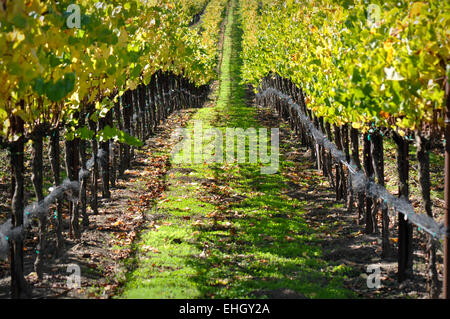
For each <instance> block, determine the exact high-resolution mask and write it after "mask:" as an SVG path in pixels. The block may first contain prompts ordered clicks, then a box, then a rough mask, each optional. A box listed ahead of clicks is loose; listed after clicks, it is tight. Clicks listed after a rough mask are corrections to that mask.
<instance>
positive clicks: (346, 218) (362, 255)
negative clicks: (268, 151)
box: [258, 108, 443, 299]
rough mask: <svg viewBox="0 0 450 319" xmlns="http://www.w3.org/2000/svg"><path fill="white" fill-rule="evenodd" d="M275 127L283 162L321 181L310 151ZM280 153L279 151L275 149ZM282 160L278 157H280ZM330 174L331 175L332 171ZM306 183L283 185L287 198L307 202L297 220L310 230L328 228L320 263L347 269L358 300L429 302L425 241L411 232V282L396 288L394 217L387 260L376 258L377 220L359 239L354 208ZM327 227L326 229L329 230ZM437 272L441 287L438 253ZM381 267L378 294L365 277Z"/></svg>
mask: <svg viewBox="0 0 450 319" xmlns="http://www.w3.org/2000/svg"><path fill="white" fill-rule="evenodd" d="M258 119H259V121H260V122H261V123H262V124H263V125H264V126H266V127H279V126H280V119H279V118H278V117H277V115H276V114H274V113H273V111H272V110H269V109H263V108H258ZM285 124H286V126H285V127H286V128H287V129H286V128H280V145H283V144H285V152H284V156H287V157H288V159H291V160H294V161H296V162H299V163H301V168H302V170H304V171H307V172H308V174H309V175H313V176H316V177H320V178H318V179H319V180H320V179H321V180H322V181H326V178H325V177H323V174H322V172H321V171H319V170H317V169H316V163H315V161H314V160H312V159H311V153H310V150H309V149H306V148H305V147H302V146H301V144H300V142H299V139H298V137H296V136H295V135H294V134H293V132H292V131H291V130H290V129H289V128H288V123H285ZM280 152H281V153H283V150H282V149H280ZM281 156H283V155H281ZM333 173H334V172H333ZM312 180H317V179H313V178H311V179H310V180H309V182H308V187H307V191H305V190H303V189H301V187H300V185H298V184H296V183H294V182H290V183H288V185H287V186H288V189H289V190H288V191H287V192H286V194H287V195H288V196H290V197H292V198H296V199H299V200H302V201H305V202H307V203H309V207H308V206H306V207H305V208H306V214H305V215H302V216H303V217H304V218H305V219H306V220H307V221H308V223H309V224H310V225H311V227H320V226H321V225H324V224H327V225H329V226H328V230H327V232H325V233H322V234H321V242H320V246H321V247H322V249H323V259H324V260H326V261H333V262H336V263H338V264H341V265H345V266H350V267H351V268H352V271H351V273H350V274H349V275H348V279H347V280H346V281H345V286H346V288H348V289H350V290H352V291H354V292H355V293H356V294H357V295H358V298H383V299H397V298H412V299H416V298H417V299H424V298H429V295H428V293H427V291H426V259H425V253H424V252H425V242H426V236H425V234H424V233H423V232H418V231H417V228H414V232H413V236H414V238H413V250H414V257H413V260H414V261H413V262H414V265H413V272H414V273H413V277H412V278H410V279H407V280H405V281H403V282H402V283H399V282H398V280H397V244H396V240H395V239H396V238H397V236H398V232H397V229H398V226H397V224H398V220H397V216H392V215H390V237H391V240H392V242H391V243H392V247H393V249H392V251H393V254H392V256H389V257H388V258H381V234H380V232H381V216H378V218H377V223H378V230H379V231H378V233H375V234H370V235H368V234H364V225H358V224H357V211H356V208H355V209H354V210H353V212H350V213H349V212H348V211H347V208H345V207H344V206H345V205H344V203H343V202H342V201H341V202H336V198H335V193H334V190H333V189H332V188H331V187H330V185H329V183H328V181H327V182H325V183H323V182H321V183H318V184H312V183H311V181H312ZM330 228H331V229H330ZM437 258H438V273H439V277H440V282H441V283H442V273H443V269H442V262H443V256H442V254H441V253H438V255H437ZM370 265H378V266H380V270H381V273H380V284H381V287H380V288H378V289H375V288H372V289H370V288H368V287H367V277H368V275H370V274H372V273H373V270H370V271H368V268H367V267H368V266H370Z"/></svg>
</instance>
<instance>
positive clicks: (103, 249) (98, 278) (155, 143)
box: [0, 109, 195, 299]
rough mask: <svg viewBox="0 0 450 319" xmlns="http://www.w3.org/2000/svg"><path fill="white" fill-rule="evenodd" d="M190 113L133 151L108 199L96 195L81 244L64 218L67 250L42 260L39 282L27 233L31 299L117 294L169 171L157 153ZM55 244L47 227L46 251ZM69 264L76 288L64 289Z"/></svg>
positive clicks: (4, 265) (3, 273) (5, 284)
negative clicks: (95, 210) (126, 264)
mask: <svg viewBox="0 0 450 319" xmlns="http://www.w3.org/2000/svg"><path fill="white" fill-rule="evenodd" d="M194 112H195V110H193V109H191V110H181V111H178V112H175V113H174V114H172V115H171V116H170V117H169V118H168V119H167V120H166V121H165V123H164V124H162V125H161V126H160V127H158V130H157V133H156V134H155V136H154V137H152V138H150V139H148V140H147V141H146V144H145V146H144V147H143V148H142V149H140V150H135V151H134V155H135V157H134V160H133V161H132V168H131V169H128V170H126V171H125V174H124V176H123V177H122V178H121V179H119V180H118V181H117V182H116V187H115V188H112V189H111V199H101V195H99V196H100V197H99V214H98V215H93V214H90V215H89V222H90V223H89V227H88V228H87V229H86V227H85V228H84V229H83V230H82V236H81V240H73V239H70V238H69V237H68V216H64V217H65V219H64V224H65V226H66V227H65V231H64V233H63V236H64V238H65V244H66V249H65V251H64V254H63V255H62V256H61V257H60V258H56V257H55V256H54V255H53V253H49V255H48V256H46V257H47V258H46V260H45V262H44V267H45V268H44V278H43V279H42V280H38V278H37V275H36V273H35V272H34V269H33V263H34V260H35V257H36V253H35V252H34V250H35V247H36V244H37V237H36V236H37V232H36V231H37V228H36V227H33V228H32V229H31V230H30V231H28V232H27V235H26V238H25V241H24V246H25V249H24V250H25V254H24V273H25V275H26V276H25V278H26V280H27V282H28V283H29V284H30V286H31V287H32V289H31V291H32V293H31V296H30V297H31V298H35V299H41V298H51V299H59V298H74V299H86V298H102V299H103V298H110V297H112V296H113V295H114V294H115V293H116V289H117V288H118V286H119V283H120V281H121V280H123V276H124V275H125V273H126V269H125V268H124V266H123V260H124V259H126V258H127V257H128V256H129V255H130V254H131V253H132V250H131V245H132V243H133V241H134V240H135V239H136V238H137V236H138V234H139V231H140V229H141V227H142V226H143V225H144V224H145V222H146V215H145V212H146V210H147V209H149V208H150V207H151V206H152V205H153V201H154V200H156V199H157V198H158V197H159V196H160V195H161V193H162V192H163V191H164V190H165V181H164V175H165V173H166V171H167V170H168V169H169V157H168V155H159V154H163V152H162V151H163V150H164V149H171V148H172V146H173V145H171V144H170V143H172V141H171V140H170V134H171V132H172V131H173V129H174V128H175V127H177V126H178V127H179V126H184V125H185V123H186V122H187V121H188V120H189V119H190V117H191V116H192V114H193V113H194ZM99 189H101V184H100V186H99ZM88 210H89V208H88ZM88 213H89V211H88ZM54 240H55V238H54V234H53V236H52V226H50V235H49V240H48V241H49V251H50V252H51V251H52V246H51V244H52V243H53V242H54ZM70 265H77V266H79V267H80V276H81V288H79V289H69V288H68V285H67V283H68V278H69V277H70V276H71V275H72V274H74V272H73V269H71V268H68V267H69V266H70ZM69 282H70V279H69ZM1 298H10V271H9V262H8V261H2V262H0V299H1Z"/></svg>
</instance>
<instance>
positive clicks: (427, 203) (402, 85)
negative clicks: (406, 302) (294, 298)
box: [241, 0, 450, 297]
mask: <svg viewBox="0 0 450 319" xmlns="http://www.w3.org/2000/svg"><path fill="white" fill-rule="evenodd" d="M241 12H242V15H243V17H244V19H243V21H244V24H243V29H244V36H243V40H244V44H243V60H244V66H243V75H244V78H245V81H246V82H248V83H250V84H252V85H253V86H254V87H255V88H258V89H259V91H260V93H264V92H265V91H266V90H267V89H269V88H273V89H275V90H276V91H277V92H281V93H282V94H285V95H289V96H290V97H291V98H292V99H293V100H294V101H295V102H296V103H297V104H298V105H300V106H302V108H303V111H304V114H306V115H307V116H308V118H309V120H310V121H311V122H312V123H313V124H314V126H315V128H317V130H319V131H320V132H322V133H323V135H324V136H326V138H327V139H328V140H329V141H332V142H334V144H335V145H336V146H337V148H338V149H339V150H340V151H342V152H344V153H345V157H346V158H347V161H348V162H350V160H351V161H352V163H354V165H355V166H356V167H355V169H357V170H361V171H363V172H364V174H365V175H366V176H367V178H368V179H370V180H372V181H376V183H377V184H379V185H381V186H384V185H385V168H384V167H385V158H384V153H385V152H384V145H385V144H384V143H386V141H387V140H388V139H389V141H393V142H394V145H395V146H396V158H397V163H396V167H397V173H398V192H397V194H398V196H399V197H402V198H405V199H408V198H409V196H410V185H409V180H410V176H409V175H410V169H411V165H410V163H409V161H410V149H411V146H412V145H414V146H415V150H416V156H417V160H418V180H419V189H420V194H421V202H422V211H421V212H423V213H425V214H426V215H427V216H430V217H436V216H434V215H435V213H434V212H433V201H432V198H431V191H430V186H431V180H430V152H432V151H433V150H435V151H437V152H438V153H442V150H443V148H444V145H445V140H444V128H445V115H446V114H445V110H446V107H449V106H450V105H449V104H450V85H449V83H448V79H449V76H450V31H449V28H448V25H449V24H450V4H449V3H448V2H446V1H427V2H421V1H403V0H401V1H383V2H381V1H371V2H368V1H362V0H354V1H345V2H342V1H334V0H317V1H289V0H286V1H257V0H242V1H241ZM258 102H259V103H263V104H265V105H270V106H275V107H276V108H277V110H278V112H279V113H280V115H281V116H283V117H285V118H286V119H288V120H289V121H290V122H291V125H292V127H293V129H295V130H296V131H297V133H298V134H299V136H300V139H301V140H302V142H303V143H304V144H305V145H308V146H309V147H310V148H311V154H312V155H313V157H314V158H315V160H316V161H317V166H318V168H319V169H321V170H322V171H323V174H324V176H327V177H328V178H329V181H330V184H331V185H332V186H333V187H334V188H335V190H336V199H337V200H342V201H344V202H345V203H346V207H347V208H348V210H350V211H351V210H354V209H356V210H357V212H358V222H359V223H361V224H364V227H365V228H364V230H365V232H366V233H368V234H370V233H374V232H377V230H378V229H377V216H379V218H380V221H381V237H382V256H385V257H387V256H391V255H392V254H393V253H394V247H393V245H392V242H391V241H390V231H391V230H390V229H391V228H392V227H391V228H390V225H389V223H390V220H389V217H388V207H387V206H386V205H384V204H383V202H382V201H380V200H379V199H376V198H374V197H373V196H371V195H370V194H368V193H367V192H366V193H365V192H356V191H355V190H354V187H352V179H351V178H350V175H351V174H350V173H349V170H348V168H347V167H345V166H344V165H342V163H341V162H340V161H339V160H337V161H333V159H332V157H331V154H330V152H329V150H327V149H325V148H324V147H323V146H322V145H319V144H318V143H317V141H315V140H314V139H313V138H312V136H311V135H310V134H309V133H308V130H307V129H306V128H305V127H304V123H303V124H302V123H301V121H298V119H296V116H297V115H296V114H293V113H292V112H291V109H290V108H289V107H287V103H283V102H282V101H280V100H279V99H277V98H275V97H274V95H273V94H272V95H267V96H264V97H263V98H260V100H259V101H258ZM302 125H303V126H302ZM360 144H362V145H360ZM397 225H398V280H399V282H401V281H403V280H405V279H407V278H408V277H411V276H412V275H413V240H412V238H413V225H412V224H411V223H409V222H408V221H407V220H406V216H404V215H403V214H402V213H398V222H397ZM391 226H392V225H391ZM419 230H420V228H419ZM437 235H438V234H436V233H433V232H431V234H429V236H428V237H427V238H428V239H427V248H426V255H427V264H428V266H427V277H428V279H427V280H428V282H427V288H428V291H429V292H430V295H431V297H437V296H439V293H440V287H439V285H440V282H439V279H438V271H437V265H436V263H437V257H436V252H437V249H438V246H439V241H438V240H437V239H439V236H437Z"/></svg>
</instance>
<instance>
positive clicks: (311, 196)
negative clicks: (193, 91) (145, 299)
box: [0, 108, 442, 299]
mask: <svg viewBox="0 0 450 319" xmlns="http://www.w3.org/2000/svg"><path fill="white" fill-rule="evenodd" d="M194 112H195V110H183V111H179V112H176V113H174V114H173V115H171V116H170V117H169V118H168V120H167V121H166V122H165V124H163V125H161V127H160V128H159V129H158V132H157V134H156V135H155V136H154V137H153V138H150V139H149V140H148V141H147V142H146V145H145V147H144V148H143V149H141V150H139V151H135V159H134V161H133V164H132V169H129V170H127V171H126V174H125V176H124V177H123V179H121V180H119V181H118V183H117V187H116V188H114V189H112V190H111V192H112V194H111V200H100V202H99V204H100V205H99V206H100V207H99V214H98V215H90V217H89V219H90V226H89V228H88V229H84V230H83V232H82V239H81V240H80V241H75V240H72V239H68V236H67V231H68V229H66V230H65V231H66V233H65V234H64V235H65V238H66V250H65V253H64V255H63V256H62V257H60V258H55V257H54V256H52V255H49V256H47V257H48V258H47V259H46V262H45V265H46V267H45V271H44V272H45V275H44V279H43V280H40V281H39V280H38V279H37V276H36V274H35V273H34V272H33V262H34V259H35V254H34V253H30V252H31V251H33V250H34V249H35V247H36V238H35V237H36V228H35V227H34V228H33V229H32V230H31V231H30V232H29V233H27V237H26V240H25V248H26V250H27V252H26V253H25V259H24V267H25V274H26V279H27V282H29V283H30V286H32V287H33V289H32V295H31V298H36V299H41V298H51V299H66V298H70V299H72V298H73V299H85V298H102V299H103V298H111V297H113V296H114V295H115V294H116V293H117V291H118V288H119V284H120V282H121V281H123V279H124V275H125V273H126V271H127V269H126V268H125V267H124V265H123V260H124V259H126V258H127V257H128V256H130V254H131V253H132V250H131V249H130V247H131V244H132V243H133V241H134V240H135V239H136V238H138V236H139V231H140V229H141V228H142V227H144V226H145V223H146V222H148V221H149V219H151V216H146V215H145V212H146V211H148V210H149V209H150V207H151V206H152V205H153V203H154V201H155V200H157V199H158V198H159V196H160V195H161V194H162V193H163V192H164V190H165V185H166V181H165V174H166V172H167V171H168V170H169V169H170V167H169V159H168V156H167V155H159V154H164V153H165V152H162V151H163V150H170V149H171V148H172V147H173V145H171V143H173V141H172V142H171V140H170V139H169V137H170V133H171V132H172V131H173V129H174V128H175V127H177V126H184V125H185V124H186V123H187V121H188V120H189V119H190V118H191V116H192V115H193V113H194ZM257 113H258V120H259V121H260V122H261V124H263V125H264V126H266V127H280V120H279V118H278V117H277V116H276V115H275V114H273V113H272V111H270V110H267V109H262V108H258V112H257ZM280 145H283V147H282V148H280V156H285V157H288V158H289V159H290V160H294V161H295V162H298V163H299V164H300V165H301V167H302V171H304V172H307V174H309V175H310V176H315V178H314V180H322V181H321V182H320V183H316V184H311V183H310V182H308V186H307V189H306V190H305V189H304V187H301V185H299V184H298V181H294V180H292V181H291V182H289V183H287V185H286V194H287V195H288V196H291V197H293V198H297V199H299V200H302V201H305V202H306V203H308V206H306V207H305V210H306V213H305V214H304V215H303V216H304V218H305V219H306V220H307V221H308V222H309V223H310V225H311V227H320V226H321V225H323V224H325V223H326V224H327V225H331V226H328V227H327V232H323V233H321V234H320V242H319V244H320V246H321V247H322V249H323V252H324V254H323V257H322V258H323V259H325V260H327V261H333V262H336V263H337V264H342V265H346V266H350V267H351V268H352V271H351V272H350V273H349V274H348V279H347V280H346V281H345V286H346V288H348V289H350V290H353V291H354V292H355V293H356V294H357V296H358V297H359V298H428V295H427V293H426V288H425V287H426V280H425V274H426V272H425V258H424V253H423V252H424V243H425V236H424V234H423V233H419V232H417V230H416V229H415V231H414V252H415V255H414V277H413V278H412V279H409V280H406V281H405V282H403V283H402V284H399V283H398V282H397V279H396V271H397V259H396V256H395V255H394V256H392V257H390V258H388V259H381V236H380V235H379V234H374V235H365V234H363V226H361V225H357V223H356V219H357V217H356V212H353V213H348V212H347V210H346V209H345V208H343V204H342V203H336V201H335V197H334V193H333V190H332V189H331V187H330V186H329V185H328V183H327V182H326V179H325V178H324V177H323V176H321V172H320V171H318V170H316V169H315V167H314V162H313V161H311V158H310V154H309V152H308V151H307V150H306V149H305V148H303V147H302V146H301V145H300V144H299V141H298V138H297V137H296V136H294V134H293V133H292V132H291V131H290V130H289V129H286V128H283V126H282V127H281V129H280ZM67 217H68V216H66V218H67ZM146 218H147V220H146ZM66 224H67V223H66ZM380 227H381V226H380ZM330 228H331V229H330ZM391 236H392V238H396V237H397V234H396V218H395V217H391ZM50 241H54V238H53V237H51V238H50ZM393 245H394V252H395V251H396V247H395V243H393ZM438 257H439V258H441V256H438ZM71 264H75V265H78V266H79V267H80V270H81V272H80V275H81V288H80V289H69V288H67V278H68V276H69V275H70V274H71V273H70V272H68V266H69V265H71ZM374 264H376V265H379V266H380V267H381V287H380V288H379V289H369V288H367V284H366V280H367V275H368V272H367V267H368V266H369V265H374ZM439 264H441V261H439ZM438 270H439V271H440V275H441V274H442V273H441V269H438ZM9 285H10V277H9V263H8V262H7V261H5V262H0V298H9ZM265 295H268V296H270V297H271V298H280V299H284V298H288V299H289V298H304V297H303V296H302V295H301V294H298V293H296V292H293V291H290V290H287V289H278V290H276V291H275V290H274V291H272V292H265Z"/></svg>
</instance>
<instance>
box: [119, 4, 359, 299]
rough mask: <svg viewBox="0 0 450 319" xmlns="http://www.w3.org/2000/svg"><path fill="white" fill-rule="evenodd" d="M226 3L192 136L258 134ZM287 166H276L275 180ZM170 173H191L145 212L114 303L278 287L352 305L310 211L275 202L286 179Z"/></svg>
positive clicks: (237, 33)
mask: <svg viewBox="0 0 450 319" xmlns="http://www.w3.org/2000/svg"><path fill="white" fill-rule="evenodd" d="M232 3H233V7H232V8H230V10H229V14H228V16H227V19H228V20H227V28H226V32H225V42H224V46H223V61H222V65H221V74H220V89H219V93H218V99H217V105H216V106H215V107H213V108H204V109H200V110H199V111H198V112H197V113H196V114H195V116H194V118H193V119H192V122H191V124H190V125H189V127H191V128H192V125H193V122H194V121H196V120H197V121H202V123H203V127H204V128H207V127H210V126H214V127H221V129H222V130H223V129H224V127H242V128H248V127H258V126H259V124H258V122H257V121H256V120H255V115H256V111H255V109H254V108H252V107H249V106H248V105H247V104H246V103H245V90H244V88H243V87H242V86H241V85H240V84H239V83H240V67H241V65H242V63H241V60H240V50H241V48H240V41H241V35H242V31H241V29H240V26H239V18H240V17H239V16H238V9H237V8H236V3H237V1H232ZM260 142H261V141H260ZM263 143H264V141H263ZM280 147H281V148H282V145H280ZM247 148H248V145H247ZM292 165H293V163H292V162H290V161H287V160H285V159H283V158H280V170H281V171H282V170H283V169H285V168H286V167H288V166H292ZM173 166H174V167H183V168H190V169H192V170H193V171H192V172H191V173H189V174H188V175H187V176H188V177H189V179H190V181H187V180H186V179H182V176H183V174H181V173H174V174H173V175H171V176H170V178H169V180H170V181H171V182H172V184H171V186H170V187H169V189H168V191H167V192H166V197H165V198H164V199H163V200H160V201H159V202H158V203H157V205H156V207H154V208H153V209H152V210H151V211H150V212H148V214H149V216H151V215H154V214H159V215H158V216H160V218H159V219H157V220H156V221H154V222H152V223H151V224H149V226H148V229H147V230H146V231H145V232H143V234H142V235H141V239H140V241H139V242H138V243H136V245H135V250H136V253H135V254H134V257H133V259H132V260H129V261H128V263H129V264H130V266H132V268H133V270H132V271H130V272H129V273H128V274H127V282H126V284H125V286H124V289H123V294H122V295H121V296H119V297H120V298H252V297H264V291H271V290H272V291H273V290H276V289H279V288H288V289H291V290H294V291H296V292H298V293H299V294H302V295H304V296H306V297H309V298H345V297H354V295H353V293H352V292H351V291H349V290H347V289H344V288H343V279H344V278H345V276H346V274H348V272H349V271H350V269H349V268H348V267H345V266H341V265H334V264H330V263H329V262H327V261H325V260H323V259H322V258H321V256H322V251H321V249H320V247H319V246H318V245H317V240H318V239H316V232H317V230H314V229H312V228H310V227H309V225H308V224H307V223H306V221H305V220H304V218H303V217H302V215H303V214H304V213H305V210H304V209H303V208H302V207H303V206H304V205H305V204H307V203H305V202H300V201H298V200H295V199H291V198H289V197H287V196H285V195H282V191H283V189H285V188H286V183H287V182H288V179H287V177H285V176H284V175H283V174H282V173H281V171H280V172H278V173H276V174H272V175H264V174H261V172H260V168H261V163H253V164H252V163H239V164H237V163H225V164H220V163H216V164H210V165H208V164H205V163H200V164H177V165H176V164H173ZM184 175H185V176H186V174H184ZM202 179H203V180H204V179H210V180H211V181H214V183H212V182H209V183H202V182H201V181H202ZM237 195H239V196H241V197H240V200H237V201H234V202H224V201H223V199H230V198H231V199H232V198H234V197H235V196H237ZM214 196H215V197H214ZM155 216H156V215H155ZM324 227H326V226H324ZM261 292H262V293H261Z"/></svg>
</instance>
